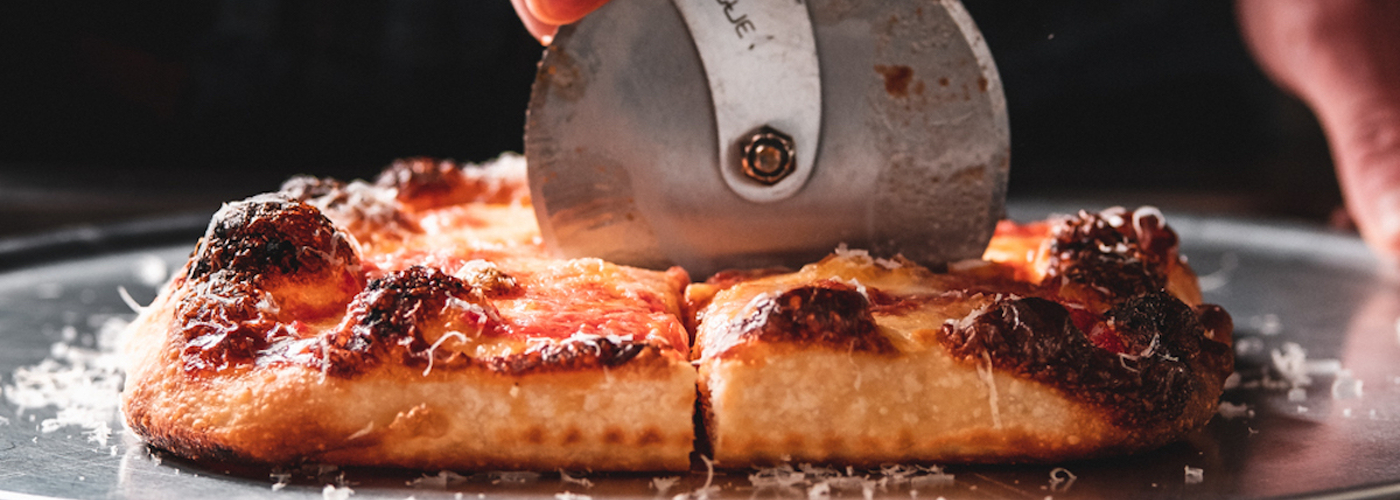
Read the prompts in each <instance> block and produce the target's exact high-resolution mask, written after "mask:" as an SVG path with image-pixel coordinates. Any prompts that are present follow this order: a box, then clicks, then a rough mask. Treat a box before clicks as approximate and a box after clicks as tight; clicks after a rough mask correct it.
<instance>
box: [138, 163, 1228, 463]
mask: <svg viewBox="0 0 1400 500" xmlns="http://www.w3.org/2000/svg"><path fill="white" fill-rule="evenodd" d="M1175 238H1176V237H1175V234H1174V233H1172V232H1171V231H1170V229H1168V228H1166V226H1165V224H1164V223H1163V221H1162V220H1161V215H1160V213H1157V212H1155V211H1154V210H1138V211H1132V212H1130V211H1126V210H1121V209H1120V210H1110V211H1105V212H1102V213H1097V214H1090V213H1080V214H1078V215H1076V216H1071V217H1067V218H1064V219H1059V220H1054V221H1048V222H1039V223H1032V224H1027V225H1016V224H1011V223H1003V224H1001V225H1000V226H999V227H998V231H997V236H996V237H995V238H994V239H993V241H992V244H991V245H990V246H989V248H988V251H987V254H986V257H985V259H984V260H974V261H965V262H955V263H951V264H949V265H948V266H947V269H940V270H939V271H938V272H934V271H932V270H930V269H927V268H924V267H921V266H918V265H916V264H914V263H912V262H908V261H905V260H903V259H900V258H897V257H896V258H892V259H882V258H876V257H872V256H870V255H868V254H867V253H865V252H863V251H858V250H848V249H844V248H842V249H838V250H837V251H836V253H834V254H833V255H832V256H830V257H828V258H827V259H825V260H823V261H821V262H818V263H814V264H811V265H809V266H806V267H804V268H803V269H801V270H798V271H796V272H789V271H786V270H771V269H770V270H739V271H730V272H725V273H721V274H719V275H716V276H715V277H712V278H711V279H710V280H709V281H707V282H705V283H690V279H689V277H688V276H687V274H686V273H685V271H684V270H681V269H678V268H673V269H670V270H665V271H652V270H644V269H636V268H630V267H625V266H619V265H615V264H611V263H607V262H603V261H601V260H597V259H573V260H562V259H553V258H550V257H549V256H548V255H547V253H546V252H545V251H544V249H543V246H542V244H541V242H540V238H539V233H538V228H537V227H536V226H535V225H534V219H533V211H532V210H531V208H530V206H529V197H528V190H527V189H526V186H525V180H524V171H523V160H521V159H519V158H510V159H506V160H503V161H500V162H497V163H496V164H494V165H489V166H486V167H466V168H459V167H457V166H456V165H453V164H450V163H439V162H432V161H427V160H408V161H404V162H398V163H396V164H395V165H394V166H393V167H391V168H390V169H389V170H387V171H386V172H385V174H383V175H382V176H381V177H380V179H379V180H378V181H377V182H376V183H374V184H370V183H365V182H360V181H355V182H351V183H342V182H338V181H333V180H329V179H315V178H309V177H298V178H294V179H292V180H291V181H289V182H288V183H287V184H286V185H284V187H283V189H282V190H281V191H280V192H279V193H273V194H267V195H259V196H256V197H253V198H250V199H248V200H244V201H242V202H237V203H232V204H229V205H227V206H225V207H224V209H222V210H220V212H219V213H218V214H216V216H215V217H214V220H212V221H211V224H210V228H209V230H208V232H207V233H206V235H205V237H204V238H203V239H201V241H200V243H199V245H198V248H197V249H196V251H195V254H194V255H193V256H192V257H191V260H190V262H189V264H188V265H187V266H186V267H185V268H184V269H183V270H182V272H181V273H180V274H179V275H178V276H176V277H175V278H174V279H173V280H172V282H171V283H170V284H169V285H168V286H167V287H166V288H165V289H164V291H163V292H162V293H161V294H160V296H159V297H158V298H157V299H156V301H155V302H154V303H153V304H152V305H151V306H149V307H148V308H147V309H145V310H144V311H143V312H142V313H141V315H140V316H139V317H138V319H137V320H136V321H135V322H134V323H132V325H131V326H130V327H129V330H130V336H129V340H128V343H127V346H126V350H127V353H126V354H127V360H128V363H129V365H128V367H127V374H128V375H127V379H126V388H125V390H124V392H123V395H122V400H123V409H124V412H125V415H126V419H127V423H128V427H129V428H130V429H132V430H133V431H134V432H135V433H137V434H138V435H140V436H142V437H143V438H144V439H146V440H147V441H148V442H150V443H151V444H152V445H154V446H157V447H161V448H164V449H166V450H169V451H171V452H173V453H175V454H177V455H179V456H182V457H185V458H189V459H194V460H206V461H233V462H252V463H261V464H284V465H285V464H295V463H300V462H319V463H333V464H339V465H363V466H394V467H409V468H419V469H458V470H482V469H534V470H546V469H589V470H599V471H601V470H616V471H659V470H686V469H688V468H689V466H690V459H689V458H690V453H691V451H692V450H693V449H694V448H695V446H696V442H695V441H696V439H695V438H696V434H697V427H696V424H695V423H694V417H695V409H696V407H697V404H698V407H699V408H700V414H699V417H700V418H699V420H700V421H701V422H702V423H701V425H699V427H698V430H699V431H700V432H701V433H703V434H702V439H701V440H700V441H699V443H698V446H699V447H700V448H701V449H702V451H706V452H709V453H712V454H713V456H714V458H715V460H716V463H717V464H718V465H720V466H723V467H746V466H759V465H771V464H774V463H780V462H789V461H797V462H827V463H839V464H847V465H878V464H881V463H889V462H908V461H916V462H940V463H948V462H985V463H1007V462H1054V461H1063V460H1073V459H1082V458H1090V457H1099V456H1108V455H1116V454H1123V453H1133V452H1137V451H1142V450H1147V449H1151V448H1154V447H1158V446H1161V445H1163V444H1165V443H1168V442H1171V441H1174V440H1177V439H1181V438H1182V437H1183V436H1185V435H1187V434H1189V433H1190V432H1193V431H1194V430H1195V429H1198V428H1199V427H1200V426H1201V425H1203V424H1204V423H1205V422H1206V421H1207V420H1208V419H1209V418H1210V416H1211V415H1212V414H1213V413H1214V410H1215V404H1216V402H1217V401H1218V398H1219V396H1220V392H1221V387H1222V385H1223V381H1224V378H1225V376H1227V375H1228V374H1229V373H1230V372H1231V370H1232V366H1231V365H1232V358H1231V349H1230V347H1229V343H1230V334H1231V324H1230V321H1229V316H1228V314H1225V313H1224V311H1223V310H1220V309H1219V308H1218V307H1215V306H1210V305H1206V304H1202V303H1201V297H1200V290H1199V286H1198V285H1197V283H1196V280H1195V276H1194V274H1193V273H1192V272H1191V271H1190V269H1189V267H1187V266H1186V265H1185V262H1184V261H1183V260H1182V259H1181V258H1180V257H1179V256H1178V255H1177V253H1176V251H1177V248H1176V239H1175ZM692 332H693V333H694V341H693V342H692V341H691V338H692V335H691V333H692ZM697 370H698V372H697ZM697 390H698V395H697Z"/></svg>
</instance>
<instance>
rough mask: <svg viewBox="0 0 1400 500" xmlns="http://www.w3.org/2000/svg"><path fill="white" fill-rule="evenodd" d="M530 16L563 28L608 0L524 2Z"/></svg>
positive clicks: (528, 0) (537, 0) (527, 0)
mask: <svg viewBox="0 0 1400 500" xmlns="http://www.w3.org/2000/svg"><path fill="white" fill-rule="evenodd" d="M524 2H525V6H526V8H527V9H528V10H529V11H530V14H531V15H533V16H534V17H535V19H538V20H539V21H540V22H542V23H545V24H551V25H554V26H563V25H565V24H572V23H575V22H578V20H579V19H583V16H586V15H588V14H589V13H590V12H593V11H595V10H598V7H602V6H603V4H605V3H608V0H524Z"/></svg>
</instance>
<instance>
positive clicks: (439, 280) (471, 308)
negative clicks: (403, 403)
mask: <svg viewBox="0 0 1400 500" xmlns="http://www.w3.org/2000/svg"><path fill="white" fill-rule="evenodd" d="M454 300H455V301H458V303H459V304H460V305H462V306H463V308H464V309H465V310H464V311H463V312H462V314H464V315H469V316H472V317H468V318H458V319H460V321H458V323H459V324H461V325H463V326H466V327H473V328H477V330H476V331H474V332H471V333H473V334H480V333H481V332H483V331H489V330H490V329H493V328H496V327H497V326H498V324H499V323H498V321H499V320H498V317H497V315H496V312H495V309H494V308H493V307H492V306H491V305H490V304H488V303H486V302H484V301H482V300H480V298H479V297H478V296H477V295H475V294H473V293H472V290H471V287H470V286H469V285H467V284H466V283H464V282H463V281H462V280H461V279H458V278H457V277H455V276H452V275H450V274H447V273H444V272H442V271H438V270H437V269H434V268H430V267H422V266H414V267H410V268H408V269H405V270H402V271H395V272H393V273H390V274H389V275H387V276H385V277H383V278H380V279H377V280H374V281H372V282H370V284H369V286H368V287H366V288H365V291H364V292H363V293H361V294H360V295H359V296H357V297H355V300H354V302H352V303H351V304H350V309H349V313H348V314H347V315H346V316H345V320H344V321H342V322H341V324H340V326H339V327H337V328H336V331H335V332H334V333H332V334H330V335H331V336H330V338H329V343H330V346H331V347H332V348H333V349H331V350H329V351H328V352H327V353H326V354H327V357H328V360H327V362H328V363H329V365H330V367H331V369H332V370H333V371H335V372H336V373H340V374H348V373H350V372H355V371H359V370H361V369H364V368H367V367H368V366H367V365H369V364H372V363H374V362H375V361H376V360H377V359H378V358H379V357H381V356H386V355H389V353H390V352H391V351H398V352H401V353H402V354H403V355H404V360H403V361H404V362H405V363H406V364H409V365H410V366H414V365H418V364H420V363H426V362H427V358H428V356H429V355H430V353H429V350H430V348H431V347H432V343H431V342H429V341H428V340H427V339H426V338H425V334H426V333H427V332H426V331H425V329H424V327H425V326H427V325H428V324H430V323H432V322H438V321H439V320H440V319H441V318H442V316H443V315H444V314H445V313H446V310H447V309H448V305H449V302H450V301H454ZM449 319H452V318H449ZM398 348H401V349H402V350H401V351H400V350H399V349H398Z"/></svg>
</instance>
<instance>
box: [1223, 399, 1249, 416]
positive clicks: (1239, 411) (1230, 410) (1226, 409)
mask: <svg viewBox="0 0 1400 500" xmlns="http://www.w3.org/2000/svg"><path fill="white" fill-rule="evenodd" d="M1216 413H1219V414H1220V417H1221V418H1224V419H1226V420H1234V419H1237V418H1254V410H1252V409H1250V408H1249V406H1248V405H1244V404H1234V403H1231V402H1229V401H1221V402H1220V406H1219V407H1218V408H1216Z"/></svg>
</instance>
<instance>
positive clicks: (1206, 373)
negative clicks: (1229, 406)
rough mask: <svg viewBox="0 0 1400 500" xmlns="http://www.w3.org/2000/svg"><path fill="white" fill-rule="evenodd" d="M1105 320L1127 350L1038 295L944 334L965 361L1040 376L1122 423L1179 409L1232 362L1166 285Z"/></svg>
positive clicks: (1172, 414) (1164, 417) (1167, 416)
mask: <svg viewBox="0 0 1400 500" xmlns="http://www.w3.org/2000/svg"><path fill="white" fill-rule="evenodd" d="M1107 321H1108V322H1109V323H1110V324H1113V325H1115V328H1116V329H1117V330H1118V332H1119V335H1121V336H1122V338H1123V339H1124V341H1125V342H1126V344H1127V347H1126V349H1127V352H1126V353H1115V352H1112V351H1110V350H1107V349H1102V348H1099V347H1097V346H1095V345H1094V344H1093V343H1091V342H1090V341H1089V339H1088V338H1087V336H1086V335H1085V333H1084V332H1083V331H1081V330H1080V329H1079V327H1077V326H1075V323H1074V321H1072V320H1071V315H1070V313H1069V311H1068V310H1066V309H1065V307H1064V306H1062V305H1060V304H1058V303H1055V302H1052V301H1050V300H1046V299H1042V298H1037V297H1027V298H1009V299H1004V300H1001V301H999V302H997V303H996V304H994V305H993V306H992V307H990V308H989V309H988V310H986V311H985V312H982V313H981V314H978V315H977V316H976V317H974V318H973V320H972V321H971V322H970V323H969V324H967V325H966V326H963V327H958V326H955V325H954V324H952V323H949V324H946V325H944V326H943V328H942V330H941V331H940V333H939V340H940V341H941V342H942V343H943V344H944V345H945V346H947V347H948V348H949V350H950V351H951V352H952V353H953V354H954V355H955V356H959V357H961V358H962V359H963V361H964V362H966V363H971V364H983V363H987V362H990V364H991V365H992V367H993V368H995V369H997V370H1002V371H1009V372H1013V373H1017V374H1020V375H1022V376H1024V377H1027V378H1029V379H1032V380H1036V381H1039V382H1042V383H1044V384H1046V385H1048V386H1050V387H1053V388H1055V389H1056V390H1058V391H1060V392H1061V393H1063V394H1065V395H1066V396H1068V397H1071V398H1076V399H1079V400H1081V401H1084V402H1087V403H1090V404H1094V405H1097V406H1099V407H1101V408H1103V409H1105V410H1106V411H1108V412H1109V413H1110V414H1111V415H1113V417H1114V418H1115V420H1116V421H1118V422H1119V423H1123V424H1127V423H1151V422H1167V421H1173V420H1175V419H1177V418H1179V417H1182V416H1183V414H1184V413H1185V412H1186V411H1187V406H1188V402H1189V400H1190V398H1191V396H1193V395H1195V394H1197V393H1199V392H1200V391H1204V390H1208V388H1207V387H1205V386H1204V385H1202V384H1209V383H1210V382H1209V381H1217V382H1218V381H1221V380H1223V379H1224V377H1225V376H1227V375H1228V374H1229V372H1230V371H1231V370H1232V369H1233V367H1232V366H1231V361H1230V359H1231V358H1230V353H1229V348H1228V346H1225V345H1224V344H1221V343H1218V342H1213V341H1210V340H1207V339H1205V337H1204V330H1203V327H1202V326H1201V323H1200V321H1199V318H1198V317H1197V315H1196V314H1195V313H1194V311H1193V310H1192V309H1191V307H1190V306H1187V305H1186V304H1185V303H1182V302H1181V301H1180V300H1177V299H1176V298H1175V297H1173V296H1171V295H1170V294H1167V293H1165V292H1153V293H1147V294H1142V295H1139V296H1135V297H1131V298H1129V299H1127V300H1125V301H1123V302H1122V303H1121V304H1120V305H1119V306H1118V307H1116V308H1114V309H1113V310H1111V311H1109V313H1108V314H1107ZM1203 380H1204V381H1206V382H1203ZM1217 389H1218V387H1217Z"/></svg>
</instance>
